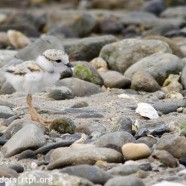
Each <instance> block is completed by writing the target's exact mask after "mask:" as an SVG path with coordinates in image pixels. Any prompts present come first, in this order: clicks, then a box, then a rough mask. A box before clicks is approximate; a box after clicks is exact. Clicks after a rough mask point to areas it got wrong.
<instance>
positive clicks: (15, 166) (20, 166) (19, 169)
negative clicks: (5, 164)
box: [9, 164, 24, 173]
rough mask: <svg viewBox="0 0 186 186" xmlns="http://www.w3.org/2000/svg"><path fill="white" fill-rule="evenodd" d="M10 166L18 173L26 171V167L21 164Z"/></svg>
mask: <svg viewBox="0 0 186 186" xmlns="http://www.w3.org/2000/svg"><path fill="white" fill-rule="evenodd" d="M9 168H10V169H13V170H15V171H16V172H17V173H22V172H24V167H23V166H22V165H21V164H15V165H10V166H9Z"/></svg>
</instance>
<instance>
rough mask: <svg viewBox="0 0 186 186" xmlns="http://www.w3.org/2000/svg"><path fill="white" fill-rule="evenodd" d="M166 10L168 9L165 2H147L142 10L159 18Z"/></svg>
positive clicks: (155, 0) (161, 0)
mask: <svg viewBox="0 0 186 186" xmlns="http://www.w3.org/2000/svg"><path fill="white" fill-rule="evenodd" d="M165 8H166V7H165V3H164V1H163V0H152V1H147V2H145V4H144V5H143V7H142V10H143V11H146V12H150V13H153V14H155V15H157V16H158V15H160V13H161V12H162V11H163V10H164V9H165Z"/></svg>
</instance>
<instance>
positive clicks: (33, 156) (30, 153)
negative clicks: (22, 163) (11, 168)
mask: <svg viewBox="0 0 186 186" xmlns="http://www.w3.org/2000/svg"><path fill="white" fill-rule="evenodd" d="M22 159H37V155H36V153H35V152H34V151H33V150H25V151H23V152H21V153H20V154H19V155H18V160H22Z"/></svg>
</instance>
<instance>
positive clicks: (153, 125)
mask: <svg viewBox="0 0 186 186" xmlns="http://www.w3.org/2000/svg"><path fill="white" fill-rule="evenodd" d="M166 132H170V128H169V127H168V125H167V124H166V123H164V122H149V123H148V122H147V123H146V125H144V126H143V127H141V128H140V129H138V130H137V132H136V134H135V137H136V138H137V139H138V138H140V137H142V136H148V135H152V136H161V135H162V134H164V133H166Z"/></svg>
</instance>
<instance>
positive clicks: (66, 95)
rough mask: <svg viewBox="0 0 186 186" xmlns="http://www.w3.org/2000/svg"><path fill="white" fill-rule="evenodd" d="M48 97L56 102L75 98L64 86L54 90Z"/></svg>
mask: <svg viewBox="0 0 186 186" xmlns="http://www.w3.org/2000/svg"><path fill="white" fill-rule="evenodd" d="M48 96H49V97H50V98H52V99H55V100H64V99H72V98H74V96H73V94H72V91H71V90H70V89H69V88H67V87H64V86H61V87H57V88H54V89H53V90H51V91H50V92H49V94H48Z"/></svg>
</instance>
